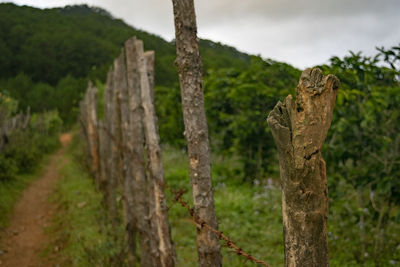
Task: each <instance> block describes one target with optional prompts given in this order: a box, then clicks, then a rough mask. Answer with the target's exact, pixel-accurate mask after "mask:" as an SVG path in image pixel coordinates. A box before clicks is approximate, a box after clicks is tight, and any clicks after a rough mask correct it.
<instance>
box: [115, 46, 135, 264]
mask: <svg viewBox="0 0 400 267" xmlns="http://www.w3.org/2000/svg"><path fill="white" fill-rule="evenodd" d="M114 88H115V93H116V94H117V98H116V101H117V103H116V104H117V110H116V112H117V113H118V119H117V122H118V129H117V132H118V134H117V136H118V152H119V166H120V167H119V170H120V171H119V176H120V177H119V183H120V189H121V192H122V207H123V213H124V223H125V239H126V243H127V246H128V262H129V265H130V266H133V265H135V263H136V260H137V259H136V234H137V233H136V215H135V205H134V193H133V187H134V183H133V177H132V168H131V164H130V160H131V156H130V154H129V147H131V144H130V142H131V129H130V119H129V103H128V84H127V76H126V64H125V49H121V54H120V56H119V57H118V58H117V59H116V60H115V62H114Z"/></svg>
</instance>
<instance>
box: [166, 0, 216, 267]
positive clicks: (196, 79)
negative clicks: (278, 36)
mask: <svg viewBox="0 0 400 267" xmlns="http://www.w3.org/2000/svg"><path fill="white" fill-rule="evenodd" d="M172 3H173V8H174V17H175V36H176V53H177V59H176V64H177V66H178V71H179V80H180V85H181V94H182V109H183V117H184V123H185V137H186V140H187V143H188V152H189V161H190V178H191V182H192V187H193V203H194V210H195V214H196V216H198V217H199V218H200V219H201V220H203V221H205V222H207V223H208V224H209V225H211V226H212V227H214V228H217V226H218V224H217V218H216V215H215V210H214V198H213V190H212V182H211V167H210V146H209V140H208V127H207V121H206V115H205V111H204V99H203V88H202V73H201V71H202V69H201V66H202V63H201V58H200V53H199V47H198V40H197V26H196V15H195V10H194V3H193V0H172ZM197 252H198V257H199V265H200V266H221V265H222V259H221V252H220V245H219V242H218V238H217V236H216V234H215V233H213V232H211V231H209V230H208V229H207V228H204V227H203V228H200V229H198V232H197Z"/></svg>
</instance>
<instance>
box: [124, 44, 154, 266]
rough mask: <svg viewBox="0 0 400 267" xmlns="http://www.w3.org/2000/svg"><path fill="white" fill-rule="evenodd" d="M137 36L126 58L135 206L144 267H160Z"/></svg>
mask: <svg viewBox="0 0 400 267" xmlns="http://www.w3.org/2000/svg"><path fill="white" fill-rule="evenodd" d="M135 41H136V37H133V38H130V39H129V40H127V41H126V42H125V53H126V54H125V58H126V69H127V73H126V75H127V84H128V97H129V119H130V130H131V133H132V134H131V141H130V142H128V143H127V145H128V147H129V150H130V151H131V158H130V164H131V168H132V175H133V180H134V182H133V190H134V194H133V197H134V203H135V210H136V218H137V228H138V232H139V235H140V243H141V257H140V260H141V263H140V266H150V267H157V266H160V265H161V262H160V258H159V253H158V240H157V236H156V234H152V231H151V228H150V220H149V201H150V198H149V195H150V196H152V195H153V194H150V193H149V188H148V183H147V178H146V167H145V153H144V142H145V141H144V133H143V121H142V117H143V110H142V99H141V93H140V79H139V73H138V68H137V53H136V48H135ZM154 229H156V228H154Z"/></svg>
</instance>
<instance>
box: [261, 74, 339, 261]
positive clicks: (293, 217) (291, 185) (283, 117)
mask: <svg viewBox="0 0 400 267" xmlns="http://www.w3.org/2000/svg"><path fill="white" fill-rule="evenodd" d="M338 87H339V80H338V79H337V78H336V77H335V76H333V75H328V76H323V75H322V72H321V70H319V69H317V68H315V69H307V70H305V71H304V72H303V73H302V75H301V78H300V82H299V84H298V86H297V89H296V100H293V98H292V96H291V95H289V96H288V97H286V99H285V101H284V103H281V102H278V104H277V105H276V106H275V108H274V109H273V110H272V111H271V113H270V114H269V116H268V119H267V121H268V125H269V127H270V128H271V131H272V135H273V137H274V140H275V144H276V146H277V149H278V154H279V164H280V173H281V174H280V176H281V182H282V215H283V230H284V235H285V237H284V239H285V264H286V266H290V267H304V266H307V267H324V266H329V257H328V240H327V232H326V226H327V220H328V188H327V180H326V169H325V161H324V160H323V158H322V155H321V149H322V145H323V143H324V141H325V138H326V135H327V133H328V129H329V127H330V125H331V121H332V114H333V108H334V105H335V100H336V93H337V89H338Z"/></svg>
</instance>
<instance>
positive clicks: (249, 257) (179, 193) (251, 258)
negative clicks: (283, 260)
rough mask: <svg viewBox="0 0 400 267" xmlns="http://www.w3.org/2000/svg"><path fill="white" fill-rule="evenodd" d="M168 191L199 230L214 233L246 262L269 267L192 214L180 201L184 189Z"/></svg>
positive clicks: (183, 202)
mask: <svg viewBox="0 0 400 267" xmlns="http://www.w3.org/2000/svg"><path fill="white" fill-rule="evenodd" d="M168 189H169V191H171V193H172V194H174V195H175V198H174V201H176V202H178V203H179V204H181V206H182V207H184V208H186V209H187V211H188V212H189V214H190V216H191V217H192V220H193V221H194V222H195V223H196V224H197V225H198V226H200V228H203V227H204V228H207V229H208V230H209V231H211V232H213V233H215V234H216V235H217V236H218V239H220V240H223V241H225V242H226V243H225V244H226V245H227V247H229V248H231V249H233V250H234V252H235V253H236V254H237V255H239V256H243V257H245V258H246V259H247V260H249V261H251V262H255V263H257V264H260V265H263V266H266V267H271V265H269V264H267V263H265V262H264V261H262V260H259V259H257V258H255V257H254V256H252V255H251V254H249V253H246V252H245V251H244V250H243V249H241V248H240V247H238V246H237V245H236V244H235V243H233V241H232V240H231V239H230V238H229V237H228V236H226V235H225V234H224V233H223V232H222V231H218V230H217V229H215V228H214V227H212V226H211V225H209V224H208V223H207V222H205V221H203V220H202V219H200V218H199V217H198V216H197V215H196V214H195V212H194V209H193V208H192V207H190V205H189V203H188V202H186V201H185V200H183V199H182V196H183V194H185V193H186V192H187V190H186V189H183V188H182V189H180V190H178V191H175V192H174V191H173V190H172V189H171V188H168Z"/></svg>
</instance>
